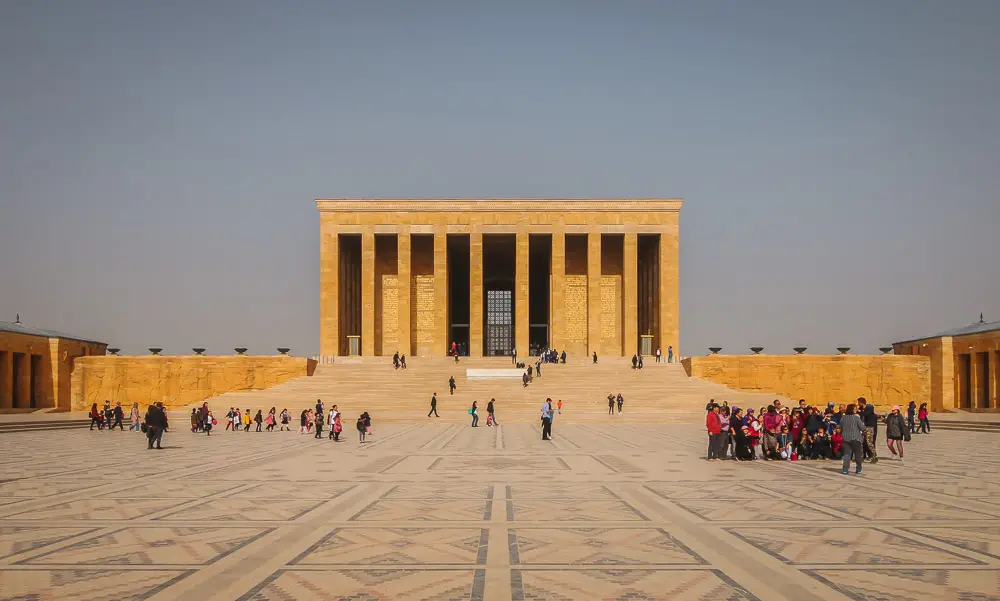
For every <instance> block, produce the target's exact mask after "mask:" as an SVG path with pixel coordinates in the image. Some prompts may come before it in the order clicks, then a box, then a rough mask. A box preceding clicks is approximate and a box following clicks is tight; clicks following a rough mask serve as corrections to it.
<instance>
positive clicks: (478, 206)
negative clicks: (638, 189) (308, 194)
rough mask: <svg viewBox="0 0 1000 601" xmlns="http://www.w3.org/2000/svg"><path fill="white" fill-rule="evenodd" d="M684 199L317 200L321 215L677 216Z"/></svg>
mask: <svg viewBox="0 0 1000 601" xmlns="http://www.w3.org/2000/svg"><path fill="white" fill-rule="evenodd" d="M683 204H684V199H682V198H317V199H316V208H317V209H319V211H320V212H322V213H326V212H332V213H357V212H378V213H415V212H425V213H426V212H431V213H437V212H462V213H475V212H498V213H513V212H517V213H521V212H560V211H565V212H574V211H584V212H601V213H605V212H606V213H636V212H637V213H650V212H660V213H677V212H679V211H680V210H681V206H683Z"/></svg>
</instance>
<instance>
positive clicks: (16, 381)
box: [10, 353, 28, 409]
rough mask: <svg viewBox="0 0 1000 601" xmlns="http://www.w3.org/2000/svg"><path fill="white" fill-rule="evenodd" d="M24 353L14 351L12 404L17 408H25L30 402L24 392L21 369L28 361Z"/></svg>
mask: <svg viewBox="0 0 1000 601" xmlns="http://www.w3.org/2000/svg"><path fill="white" fill-rule="evenodd" d="M27 360H28V359H27V358H26V356H25V354H24V353H14V361H13V364H14V373H13V374H12V375H11V385H12V386H11V399H10V401H11V404H10V406H11V407H13V408H15V409H23V408H24V407H26V406H27V404H28V399H26V398H24V395H23V394H22V391H21V389H22V387H23V386H22V383H21V370H23V369H24V367H23V365H24V362H25V361H27Z"/></svg>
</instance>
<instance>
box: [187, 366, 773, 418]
mask: <svg viewBox="0 0 1000 601" xmlns="http://www.w3.org/2000/svg"><path fill="white" fill-rule="evenodd" d="M510 367H512V365H511V363H510V360H509V359H505V358H481V359H470V358H462V359H461V361H460V362H459V363H457V364H456V363H455V362H454V360H450V359H446V358H411V359H408V369H406V370H402V369H400V370H394V369H393V367H392V362H391V360H390V359H388V358H382V357H376V358H364V359H361V358H343V359H338V360H337V362H336V363H334V364H327V365H320V366H318V367H317V369H316V372H315V374H314V375H312V376H309V377H301V378H297V379H295V380H291V381H289V382H285V383H284V384H281V385H278V386H275V387H273V388H270V389H267V390H263V391H256V392H236V393H228V394H224V395H221V396H218V397H215V398H213V399H209V404H210V406H211V407H212V409H213V412H214V413H215V415H216V418H217V419H219V420H220V422H221V421H222V420H223V419H224V418H223V416H224V415H225V413H226V411H227V410H228V409H229V407H234V406H238V407H239V408H241V409H247V408H249V409H251V410H253V411H254V412H256V410H257V409H263V410H264V412H265V413H266V412H267V410H268V409H269V408H270V407H276V408H277V410H278V411H279V412H280V411H281V409H283V408H287V409H288V410H289V411H290V412H292V413H293V415H294V416H295V421H296V425H297V420H298V415H299V413H300V412H301V411H302V409H304V408H307V407H313V406H314V405H315V404H316V399H318V398H321V399H323V401H324V403H325V405H326V407H327V408H329V407H330V406H331V405H332V404H334V403H335V404H337V405H338V406H339V408H340V410H341V411H342V412H344V414H345V416H346V417H348V419H353V418H354V416H356V415H358V414H359V413H360V412H362V411H368V412H369V413H370V414H371V415H372V416H373V419H374V420H376V421H383V422H384V421H393V422H399V421H427V419H428V418H427V411H428V409H429V406H430V398H431V394H432V393H434V392H437V393H438V413H439V414H440V416H441V417H440V418H439V421H441V422H452V423H461V422H466V421H468V420H469V419H470V418H469V415H468V413H467V412H468V409H469V407H470V406H471V404H472V401H473V400H476V401H478V402H479V408H480V425H485V420H486V404H487V402H489V400H490V398H495V399H496V412H497V419H498V420H499V421H501V422H505V421H506V422H535V421H537V420H538V416H539V408H540V407H541V405H542V402H543V401H544V400H545V398H546V397H551V398H552V399H553V401H555V400H558V399H562V400H563V403H564V406H563V414H564V417H563V419H572V420H573V421H574V422H606V421H607V420H609V419H614V420H615V421H625V422H633V423H639V422H646V423H648V422H694V423H700V422H701V421H702V420H703V419H704V407H705V404H706V403H707V402H708V399H710V398H715V399H716V400H719V401H721V400H723V399H725V400H727V401H729V404H730V405H737V406H743V407H748V406H752V407H760V406H762V405H766V404H767V402H769V401H771V400H773V399H774V398H775V397H774V396H773V395H763V394H756V393H747V392H739V391H736V390H732V389H729V388H726V387H724V386H721V385H718V384H714V383H709V382H705V381H702V380H699V379H697V378H689V377H687V375H686V374H685V372H684V369H683V368H682V367H681V365H680V364H671V365H667V364H665V363H661V364H656V363H655V362H652V361H650V362H649V363H646V365H645V368H644V369H642V370H632V369H631V363H630V362H629V360H626V359H622V358H614V359H610V358H609V359H604V360H602V361H601V362H600V363H598V364H596V365H593V364H591V363H590V362H589V360H588V361H584V360H583V359H582V358H581V359H580V360H578V361H576V362H570V363H567V364H565V365H562V364H558V365H556V364H548V365H543V366H542V377H536V378H534V381H533V382H532V383H531V384H530V385H529V386H528V387H527V388H525V387H524V386H523V385H522V383H521V382H520V381H519V380H512V379H502V378H488V379H480V378H473V379H467V378H466V369H469V368H476V369H483V368H485V369H489V368H510ZM452 376H454V378H455V383H456V385H457V387H458V388H457V390H456V391H455V394H454V395H450V394H449V393H448V378H449V377H452ZM618 393H621V394H622V396H623V397H624V399H625V403H624V413H623V415H621V416H617V415H616V416H615V417H614V418H609V416H608V406H607V396H608V394H615V395H617V394H618ZM188 412H190V409H188ZM558 419H559V418H557V420H558ZM220 425H221V424H220ZM352 425H353V424H350V425H349V424H345V427H350V426H352Z"/></svg>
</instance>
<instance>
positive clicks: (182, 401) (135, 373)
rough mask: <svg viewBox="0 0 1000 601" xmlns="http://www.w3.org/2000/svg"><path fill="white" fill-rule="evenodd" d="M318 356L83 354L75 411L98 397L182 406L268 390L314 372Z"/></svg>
mask: <svg viewBox="0 0 1000 601" xmlns="http://www.w3.org/2000/svg"><path fill="white" fill-rule="evenodd" d="M315 369H316V361H314V360H312V359H305V358H301V357H288V356H274V357H254V356H228V357H208V356H197V355H194V356H184V357H169V356H153V355H149V356H144V357H118V356H113V355H109V356H100V357H83V358H80V359H78V360H77V361H76V369H74V371H73V386H72V406H73V410H74V411H86V410H89V409H90V407H91V405H92V404H93V403H98V404H99V405H101V404H103V403H104V401H105V400H109V401H111V402H112V403H114V402H116V401H121V403H122V405H126V404H128V405H131V404H132V403H133V402H138V403H139V405H140V406H141V407H145V406H146V405H147V404H149V403H151V402H154V401H162V402H163V403H164V404H165V405H166V406H167V408H168V409H174V408H180V407H184V406H186V405H190V404H192V403H198V402H200V401H203V400H205V399H208V398H211V397H214V396H218V395H220V394H223V393H226V392H235V391H247V390H263V389H265V388H270V387H272V386H276V385H278V384H281V383H283V382H286V381H288V380H291V379H293V378H298V377H300V376H311V375H312V374H313V372H314V371H315Z"/></svg>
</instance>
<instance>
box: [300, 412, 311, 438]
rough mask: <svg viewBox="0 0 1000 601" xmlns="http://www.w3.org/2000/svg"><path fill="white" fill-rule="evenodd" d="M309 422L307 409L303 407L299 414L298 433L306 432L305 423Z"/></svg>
mask: <svg viewBox="0 0 1000 601" xmlns="http://www.w3.org/2000/svg"><path fill="white" fill-rule="evenodd" d="M308 422H309V410H308V409H303V410H302V413H301V414H300V415H299V434H305V433H306V424H307V423H308Z"/></svg>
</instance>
